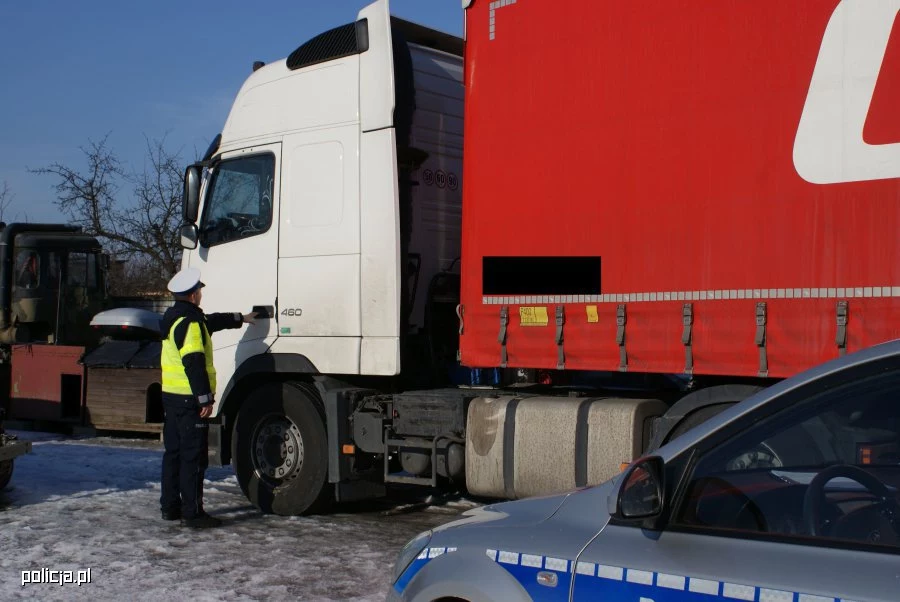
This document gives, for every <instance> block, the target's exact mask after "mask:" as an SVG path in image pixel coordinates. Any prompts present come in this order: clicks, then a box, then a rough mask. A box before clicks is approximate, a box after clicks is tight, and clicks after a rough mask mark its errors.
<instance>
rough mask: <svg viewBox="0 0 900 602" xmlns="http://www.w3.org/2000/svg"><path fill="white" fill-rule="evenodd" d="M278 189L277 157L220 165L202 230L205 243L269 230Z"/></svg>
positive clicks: (208, 243) (215, 176) (208, 199)
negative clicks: (276, 175)
mask: <svg viewBox="0 0 900 602" xmlns="http://www.w3.org/2000/svg"><path fill="white" fill-rule="evenodd" d="M274 186H275V157H274V155H271V154H266V155H256V156H252V157H241V158H240V159H231V160H228V161H223V162H222V163H220V164H219V165H218V166H217V167H216V168H215V171H214V172H213V178H212V182H211V184H210V190H209V193H208V194H207V203H206V209H205V210H204V216H203V223H202V225H201V227H200V232H201V236H202V242H203V244H204V245H206V246H214V245H217V244H222V243H226V242H230V241H233V240H240V239H242V238H247V237H250V236H255V235H257V234H262V233H263V232H265V231H267V230H268V229H269V226H271V224H272V196H273V193H274Z"/></svg>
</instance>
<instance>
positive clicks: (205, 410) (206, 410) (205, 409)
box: [200, 404, 213, 418]
mask: <svg viewBox="0 0 900 602" xmlns="http://www.w3.org/2000/svg"><path fill="white" fill-rule="evenodd" d="M212 412H213V404H209V405H205V406H200V418H209V417H210V416H212Z"/></svg>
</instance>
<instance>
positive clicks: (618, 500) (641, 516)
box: [610, 456, 666, 529]
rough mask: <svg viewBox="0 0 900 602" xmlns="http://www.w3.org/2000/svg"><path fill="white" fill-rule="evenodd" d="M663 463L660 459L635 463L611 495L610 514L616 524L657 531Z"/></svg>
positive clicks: (662, 498)
mask: <svg viewBox="0 0 900 602" xmlns="http://www.w3.org/2000/svg"><path fill="white" fill-rule="evenodd" d="M665 474H666V471H665V463H664V462H663V460H662V458H660V457H659V456H648V457H646V458H641V459H639V460H636V461H635V462H634V463H633V464H632V465H631V466H629V467H628V469H627V470H626V471H625V474H624V475H622V477H621V478H620V479H619V482H618V486H617V487H616V488H614V489H613V491H612V495H611V496H610V502H611V503H610V506H611V508H610V510H611V512H610V514H611V516H612V517H613V518H614V519H616V520H617V521H619V522H625V523H640V524H642V525H643V526H644V527H646V528H649V529H655V528H657V523H658V520H659V518H660V516H661V515H662V512H663V506H664V503H665V491H666V488H665Z"/></svg>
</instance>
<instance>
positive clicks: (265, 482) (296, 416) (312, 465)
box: [231, 383, 331, 516]
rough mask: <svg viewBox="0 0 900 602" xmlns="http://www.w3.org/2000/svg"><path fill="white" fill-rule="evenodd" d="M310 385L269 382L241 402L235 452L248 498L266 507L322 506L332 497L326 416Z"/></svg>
mask: <svg viewBox="0 0 900 602" xmlns="http://www.w3.org/2000/svg"><path fill="white" fill-rule="evenodd" d="M315 395H316V394H315V391H314V390H313V389H312V387H309V386H307V385H304V384H299V383H268V384H266V385H263V386H262V387H260V388H258V389H256V390H255V391H254V392H253V393H252V394H251V395H250V396H249V397H248V398H247V399H246V400H244V403H243V405H242V407H241V410H240V412H239V413H238V416H237V421H236V422H235V425H234V434H233V436H232V438H231V457H232V465H233V466H234V472H235V474H236V475H237V479H238V483H239V484H240V486H241V489H242V490H243V491H244V494H245V495H246V496H247V498H248V499H249V500H250V501H251V502H253V504H254V505H256V506H257V507H258V508H259V509H260V510H262V511H263V512H267V513H275V514H280V515H282V516H292V515H299V514H311V513H314V512H317V511H320V510H321V509H322V508H323V507H324V506H325V505H326V504H327V502H328V500H329V498H330V493H331V490H330V488H329V487H328V482H327V481H328V449H327V434H326V432H325V422H324V419H323V416H322V413H321V412H320V410H319V408H318V405H317V404H316V401H315V400H316V396H315Z"/></svg>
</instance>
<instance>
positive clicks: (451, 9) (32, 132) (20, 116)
mask: <svg viewBox="0 0 900 602" xmlns="http://www.w3.org/2000/svg"><path fill="white" fill-rule="evenodd" d="M370 1H371V0H292V1H287V0H264V1H260V2H253V3H251V2H246V0H244V1H237V0H221V1H219V2H215V3H200V2H186V1H183V0H182V1H181V2H176V1H174V0H154V1H152V2H133V1H127V0H126V1H122V0H119V1H113V0H81V1H78V2H72V1H71V0H69V1H66V0H52V1H51V0H0V77H2V80H0V81H2V86H0V187H2V184H3V182H4V181H6V182H7V183H8V185H9V188H10V190H11V191H12V193H13V194H14V195H15V199H14V201H13V203H12V205H11V206H10V207H9V208H8V209H7V210H6V213H5V214H4V215H3V219H4V220H5V221H7V222H11V221H16V220H24V219H26V218H27V219H28V220H29V221H32V222H36V221H54V222H55V221H64V220H65V218H64V216H63V215H62V214H60V213H59V211H58V210H57V208H56V206H55V205H54V203H53V201H54V200H55V198H56V197H55V191H54V190H53V188H52V186H53V184H54V183H55V180H54V179H53V178H52V177H50V176H42V175H36V174H31V173H29V172H28V169H29V168H30V169H34V168H38V167H44V166H47V165H49V164H51V163H54V162H59V163H62V164H64V165H68V166H70V167H74V168H79V169H80V168H81V167H82V166H83V164H84V163H83V154H82V153H81V151H80V150H79V147H80V146H87V145H88V143H89V141H90V140H92V139H93V140H100V139H101V138H102V137H103V136H105V135H106V134H109V140H108V142H109V144H110V146H111V147H112V148H113V150H114V151H116V153H117V155H118V156H119V157H120V159H122V160H123V161H124V162H125V163H126V164H127V166H128V167H131V168H134V169H138V170H141V169H143V162H144V157H145V155H146V153H145V148H146V147H145V141H144V136H145V135H146V136H147V137H148V138H150V139H151V140H152V139H154V138H162V137H163V136H165V137H166V140H167V147H168V148H169V149H170V150H173V151H175V150H181V151H182V157H183V158H184V159H185V161H189V160H190V159H193V158H194V156H195V154H197V153H202V152H203V151H204V150H205V149H206V147H207V146H208V144H209V142H210V140H212V138H213V137H214V136H215V135H216V134H217V133H218V132H219V131H220V130H221V127H222V125H223V124H224V122H225V118H226V117H227V115H228V109H229V107H230V105H231V101H232V100H233V98H234V95H235V94H236V93H237V91H238V89H239V88H240V86H241V84H242V82H243V81H244V79H245V78H246V77H247V75H249V73H250V72H251V68H252V65H253V61H255V60H262V61H265V62H271V61H274V60H277V59H280V58H283V57H285V56H287V55H288V54H290V53H291V51H293V50H294V48H296V47H297V46H299V45H300V43H302V42H304V41H305V40H307V39H309V38H310V37H312V36H313V35H315V34H317V33H320V32H322V31H325V30H326V29H329V28H331V27H334V26H337V25H341V24H344V23H348V22H350V21H352V20H354V19H355V18H356V14H357V12H358V11H359V10H360V9H361V8H362V7H364V6H366V5H367V4H369V3H370ZM391 12H392V13H393V14H395V15H397V16H399V17H402V18H404V19H407V20H410V21H415V22H417V23H421V24H423V25H427V26H429V27H433V28H435V29H440V30H442V31H446V32H448V33H452V34H455V35H460V36H461V35H462V29H463V11H462V8H461V5H460V0H391ZM126 192H127V191H126Z"/></svg>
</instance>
